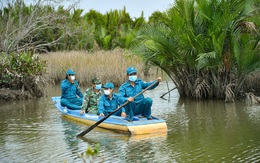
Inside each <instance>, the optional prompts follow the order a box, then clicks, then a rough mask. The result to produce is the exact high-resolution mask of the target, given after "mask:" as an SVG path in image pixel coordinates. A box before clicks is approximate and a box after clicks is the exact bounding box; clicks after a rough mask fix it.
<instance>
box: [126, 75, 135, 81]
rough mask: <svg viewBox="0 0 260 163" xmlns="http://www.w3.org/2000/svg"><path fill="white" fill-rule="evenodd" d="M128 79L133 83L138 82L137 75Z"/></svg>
mask: <svg viewBox="0 0 260 163" xmlns="http://www.w3.org/2000/svg"><path fill="white" fill-rule="evenodd" d="M128 78H129V80H130V81H131V82H134V81H136V79H137V76H136V75H133V76H129V77H128Z"/></svg>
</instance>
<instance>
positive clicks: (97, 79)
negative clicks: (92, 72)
mask: <svg viewBox="0 0 260 163" xmlns="http://www.w3.org/2000/svg"><path fill="white" fill-rule="evenodd" d="M100 83H101V80H100V79H99V78H93V79H92V84H100Z"/></svg>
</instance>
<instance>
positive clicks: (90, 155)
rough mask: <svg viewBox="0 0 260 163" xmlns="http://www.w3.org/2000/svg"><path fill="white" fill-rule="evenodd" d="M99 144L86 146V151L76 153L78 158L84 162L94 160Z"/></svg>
mask: <svg viewBox="0 0 260 163" xmlns="http://www.w3.org/2000/svg"><path fill="white" fill-rule="evenodd" d="M99 146H100V145H99V144H96V145H95V147H94V148H92V147H91V146H88V149H87V150H86V152H82V153H81V154H79V155H78V157H79V158H81V159H82V160H83V161H84V162H86V161H88V162H95V157H96V156H97V155H98V153H99Z"/></svg>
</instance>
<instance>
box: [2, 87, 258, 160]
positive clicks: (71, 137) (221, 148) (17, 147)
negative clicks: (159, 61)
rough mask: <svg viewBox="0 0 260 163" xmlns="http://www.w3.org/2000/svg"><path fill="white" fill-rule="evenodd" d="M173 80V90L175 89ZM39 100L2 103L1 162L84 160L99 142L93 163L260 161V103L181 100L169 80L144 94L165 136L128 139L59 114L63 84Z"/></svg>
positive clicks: (52, 88) (50, 90) (53, 88)
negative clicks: (161, 121)
mask: <svg viewBox="0 0 260 163" xmlns="http://www.w3.org/2000/svg"><path fill="white" fill-rule="evenodd" d="M173 87H174V86H173V84H170V88H173ZM48 90H49V91H48V96H47V97H45V98H41V99H39V100H29V101H16V102H4V103H1V104H0V115H1V118H0V127H1V129H0V162H1V163H5V162H8V163H9V162H82V160H81V159H80V158H78V156H77V155H78V154H80V153H82V152H85V151H86V149H87V148H88V146H91V147H94V146H95V145H96V144H99V145H100V147H99V155H98V157H97V158H93V159H94V162H120V163H121V162H260V105H253V106H248V105H246V104H245V103H244V102H242V101H240V102H236V104H233V103H228V104H225V103H224V102H222V101H200V102H195V101H189V100H187V101H181V100H179V98H178V93H177V90H174V91H172V92H171V94H170V98H169V96H168V94H167V95H166V96H164V97H165V98H166V100H164V99H162V98H160V96H161V95H162V94H164V93H165V92H167V91H168V90H167V86H166V84H165V83H161V84H160V86H159V87H157V88H156V89H155V90H152V91H149V92H148V91H147V92H146V93H145V95H146V96H150V97H152V98H153V100H154V104H153V108H152V110H153V115H154V116H158V117H160V118H163V119H165V120H166V122H167V125H168V134H167V135H149V136H132V137H128V136H125V135H122V134H117V133H114V132H111V131H107V130H104V129H98V128H95V129H94V130H92V131H91V132H89V133H88V134H87V135H85V137H84V139H79V138H76V135H77V134H79V133H80V132H81V131H83V130H85V129H86V128H87V126H84V125H82V124H77V123H74V122H71V121H69V120H67V119H64V118H62V117H61V114H60V113H59V112H58V110H56V108H55V107H54V105H53V104H52V102H51V99H50V98H51V96H57V95H59V93H60V90H59V87H58V86H55V87H50V88H48Z"/></svg>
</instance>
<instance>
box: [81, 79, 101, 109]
mask: <svg viewBox="0 0 260 163" xmlns="http://www.w3.org/2000/svg"><path fill="white" fill-rule="evenodd" d="M102 94H103V89H102V84H101V80H100V79H99V78H93V79H92V87H90V88H87V89H86V91H85V93H84V96H83V103H82V107H81V111H80V114H83V113H92V114H97V113H98V100H99V98H100V96H101V95H102Z"/></svg>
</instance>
